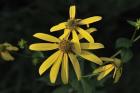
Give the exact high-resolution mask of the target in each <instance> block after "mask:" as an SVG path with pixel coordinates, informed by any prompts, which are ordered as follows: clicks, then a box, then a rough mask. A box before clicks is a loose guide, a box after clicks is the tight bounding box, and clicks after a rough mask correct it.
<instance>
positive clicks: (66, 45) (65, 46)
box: [59, 39, 73, 53]
mask: <svg viewBox="0 0 140 93" xmlns="http://www.w3.org/2000/svg"><path fill="white" fill-rule="evenodd" d="M59 49H60V50H61V51H63V52H65V53H68V52H72V50H73V43H72V42H70V41H69V40H65V39H64V40H62V41H61V42H60V43H59Z"/></svg>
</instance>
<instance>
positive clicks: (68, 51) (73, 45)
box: [29, 32, 104, 84]
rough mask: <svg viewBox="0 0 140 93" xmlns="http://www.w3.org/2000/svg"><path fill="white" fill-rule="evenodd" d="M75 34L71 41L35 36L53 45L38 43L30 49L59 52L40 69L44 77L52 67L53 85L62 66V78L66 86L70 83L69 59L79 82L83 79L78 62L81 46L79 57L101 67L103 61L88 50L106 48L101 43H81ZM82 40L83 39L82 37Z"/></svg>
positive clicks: (49, 58)
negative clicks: (78, 52) (79, 51)
mask: <svg viewBox="0 0 140 93" xmlns="http://www.w3.org/2000/svg"><path fill="white" fill-rule="evenodd" d="M72 33H73V39H72V40H71V41H69V40H67V39H64V38H63V39H60V38H56V37H54V36H51V35H48V34H44V33H36V34H35V35H33V36H34V37H36V38H39V39H41V40H45V41H48V42H51V43H36V44H32V45H30V47H29V49H31V50H34V51H48V50H57V52H55V53H53V54H52V55H51V56H50V57H48V59H46V60H45V61H44V62H43V63H42V65H41V66H40V68H39V74H40V75H42V74H43V73H45V71H46V70H48V69H49V68H50V67H51V69H50V81H51V83H55V82H56V79H57V75H58V72H59V69H60V66H61V78H62V82H63V83H64V84H67V83H68V79H69V71H68V70H69V68H68V67H69V66H68V65H69V63H68V59H70V61H71V63H72V65H73V68H74V70H75V73H76V76H77V78H78V80H80V78H81V70H80V65H79V62H78V60H77V55H75V53H77V50H79V45H78V44H80V46H81V49H82V50H81V53H80V54H78V55H79V56H81V57H83V58H85V59H87V60H89V61H91V62H94V63H96V64H99V65H101V64H102V60H101V59H100V58H99V57H97V56H96V55H94V54H92V53H90V52H88V51H87V50H91V49H93V50H94V49H100V48H103V47H104V46H103V45H102V44H100V43H79V41H78V39H77V38H78V36H77V34H76V32H72ZM81 39H82V37H81Z"/></svg>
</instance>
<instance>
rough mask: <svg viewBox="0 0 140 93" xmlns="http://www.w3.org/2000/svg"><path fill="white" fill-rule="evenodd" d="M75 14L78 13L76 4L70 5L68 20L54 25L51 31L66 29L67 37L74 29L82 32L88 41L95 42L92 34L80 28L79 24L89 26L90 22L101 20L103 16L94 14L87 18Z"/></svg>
mask: <svg viewBox="0 0 140 93" xmlns="http://www.w3.org/2000/svg"><path fill="white" fill-rule="evenodd" d="M75 15H76V6H75V5H72V6H70V9H69V16H70V18H69V19H68V20H67V22H62V23H59V24H58V25H56V26H53V27H52V28H51V29H50V31H51V32H54V31H59V30H62V29H65V30H64V33H65V37H68V36H69V35H70V33H71V32H72V31H75V32H78V33H80V34H81V35H82V36H83V37H84V38H85V39H86V40H87V41H89V42H94V39H93V38H92V36H91V35H90V34H89V33H88V32H86V31H85V30H84V29H82V28H80V27H79V26H80V25H87V26H89V24H91V23H94V22H97V21H99V20H101V19H102V17H101V16H93V17H89V18H86V19H76V18H75Z"/></svg>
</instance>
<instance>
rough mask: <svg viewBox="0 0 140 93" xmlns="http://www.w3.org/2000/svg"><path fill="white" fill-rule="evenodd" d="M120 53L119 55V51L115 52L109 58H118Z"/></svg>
mask: <svg viewBox="0 0 140 93" xmlns="http://www.w3.org/2000/svg"><path fill="white" fill-rule="evenodd" d="M120 53H121V50H119V51H117V52H116V53H115V54H114V55H113V56H111V58H114V57H116V56H118V55H119V54H120Z"/></svg>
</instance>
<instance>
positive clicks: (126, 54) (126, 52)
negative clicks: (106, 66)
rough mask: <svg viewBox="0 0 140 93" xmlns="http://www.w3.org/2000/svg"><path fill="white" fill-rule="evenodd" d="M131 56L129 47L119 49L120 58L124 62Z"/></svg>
mask: <svg viewBox="0 0 140 93" xmlns="http://www.w3.org/2000/svg"><path fill="white" fill-rule="evenodd" d="M132 57H133V52H132V51H131V50H130V49H122V50H121V60H122V62H124V63H126V62H129V61H130V60H131V59H132Z"/></svg>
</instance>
